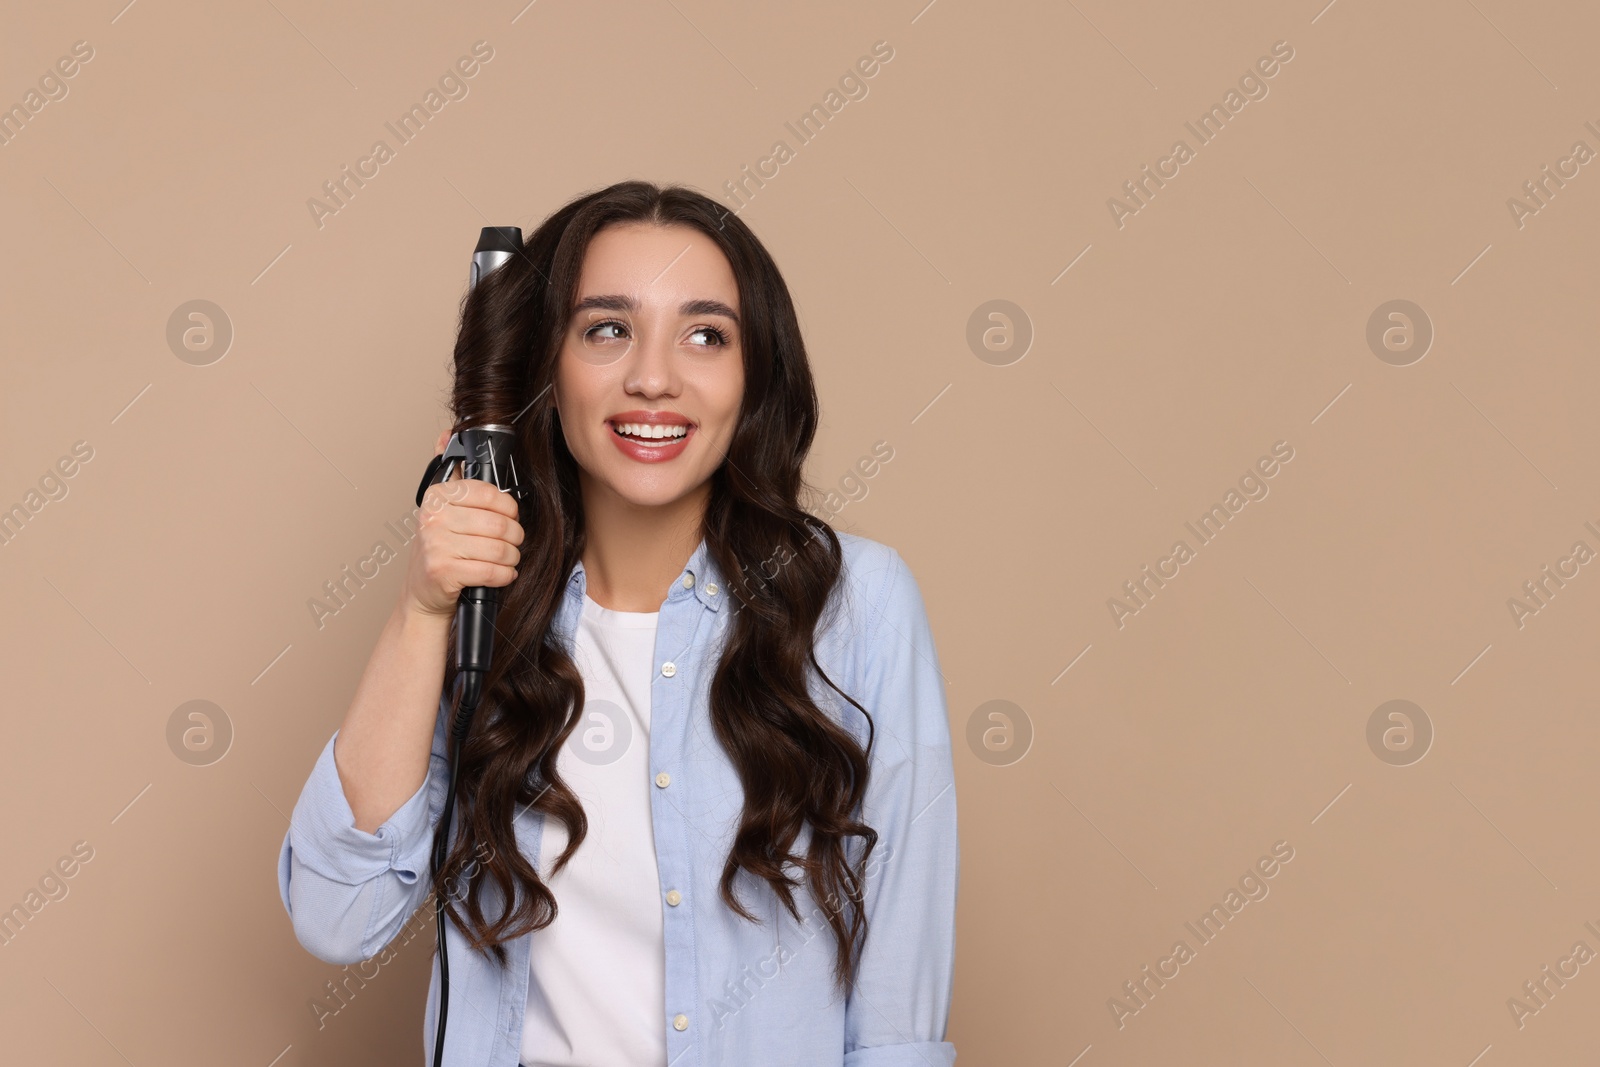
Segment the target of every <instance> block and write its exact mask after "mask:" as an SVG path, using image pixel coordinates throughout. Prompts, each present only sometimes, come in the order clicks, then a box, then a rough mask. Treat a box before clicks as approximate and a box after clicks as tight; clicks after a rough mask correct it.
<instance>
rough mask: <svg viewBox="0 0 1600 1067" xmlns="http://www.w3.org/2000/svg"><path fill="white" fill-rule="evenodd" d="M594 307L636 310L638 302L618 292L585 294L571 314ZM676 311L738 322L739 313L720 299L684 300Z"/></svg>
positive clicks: (610, 309) (607, 309) (605, 309)
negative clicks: (715, 316)
mask: <svg viewBox="0 0 1600 1067" xmlns="http://www.w3.org/2000/svg"><path fill="white" fill-rule="evenodd" d="M590 308H595V309H598V310H601V311H638V310H639V302H638V301H637V300H635V299H634V298H633V297H631V296H625V295H622V294H619V293H606V294H601V295H596V296H586V297H584V298H583V299H582V300H579V301H578V303H577V305H576V306H575V307H573V309H572V311H573V314H577V313H578V312H580V311H586V310H588V309H590ZM678 311H679V312H680V313H681V314H684V315H723V316H725V317H727V318H730V319H732V320H733V321H734V324H735V325H738V324H739V314H738V312H736V311H734V310H733V309H732V308H731V307H729V306H728V305H727V304H724V303H723V302H722V301H720V300H706V299H701V300H685V301H684V302H683V303H682V304H680V305H678Z"/></svg>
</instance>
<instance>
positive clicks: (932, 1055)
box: [844, 1041, 956, 1067]
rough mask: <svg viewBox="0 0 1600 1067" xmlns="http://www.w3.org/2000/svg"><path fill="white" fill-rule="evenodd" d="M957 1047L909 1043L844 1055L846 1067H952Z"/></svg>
mask: <svg viewBox="0 0 1600 1067" xmlns="http://www.w3.org/2000/svg"><path fill="white" fill-rule="evenodd" d="M955 1062H956V1047H955V1045H954V1044H952V1043H951V1042H949V1041H908V1042H906V1043H905V1044H901V1045H874V1046H873V1047H871V1048H858V1049H856V1050H854V1051H853V1052H846V1053H845V1054H844V1067H951V1064H953V1063H955Z"/></svg>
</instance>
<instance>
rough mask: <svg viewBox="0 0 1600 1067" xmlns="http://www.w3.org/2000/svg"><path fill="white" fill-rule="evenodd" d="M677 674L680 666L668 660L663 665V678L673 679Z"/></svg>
mask: <svg viewBox="0 0 1600 1067" xmlns="http://www.w3.org/2000/svg"><path fill="white" fill-rule="evenodd" d="M677 673H678V665H677V664H676V663H674V662H672V661H671V660H670V659H669V660H667V662H665V663H663V664H662V665H661V676H662V677H663V678H671V677H672V676H673V675H674V674H677Z"/></svg>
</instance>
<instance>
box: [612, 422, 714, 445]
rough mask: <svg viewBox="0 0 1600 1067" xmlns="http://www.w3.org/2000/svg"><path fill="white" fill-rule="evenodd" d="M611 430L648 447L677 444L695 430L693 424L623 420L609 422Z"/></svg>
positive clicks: (623, 437)
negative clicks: (665, 423)
mask: <svg viewBox="0 0 1600 1067" xmlns="http://www.w3.org/2000/svg"><path fill="white" fill-rule="evenodd" d="M607 425H609V426H610V427H611V432H612V433H614V434H616V435H617V436H618V437H620V438H622V439H623V440H625V441H632V442H633V443H634V444H638V445H644V446H645V447H646V448H665V447H667V446H669V445H675V444H677V443H678V442H680V441H682V440H683V439H684V438H685V437H688V436H689V434H690V433H692V432H693V430H694V427H693V426H692V425H681V424H679V425H672V424H668V425H655V426H651V425H648V424H645V423H637V422H623V423H616V422H612V423H608V424H607Z"/></svg>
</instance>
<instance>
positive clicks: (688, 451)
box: [554, 223, 744, 505]
mask: <svg viewBox="0 0 1600 1067" xmlns="http://www.w3.org/2000/svg"><path fill="white" fill-rule="evenodd" d="M739 312H740V308H739V291H738V286H737V284H736V283H735V282H734V278H733V270H732V268H731V267H730V266H729V265H728V260H727V257H725V256H724V255H723V254H722V250H721V249H720V248H718V247H717V245H716V244H715V243H714V242H713V241H712V240H711V239H710V238H709V237H707V236H706V235H705V234H703V233H701V232H700V231H699V230H696V229H693V228H692V227H688V226H682V225H671V226H658V225H651V224H644V223H620V224H614V225H611V226H607V227H606V228H605V229H603V230H601V231H600V232H599V233H597V234H595V236H594V238H593V239H592V240H591V241H590V242H589V248H588V251H587V253H586V255H585V256H584V261H583V269H582V272H581V275H580V277H579V279H578V299H577V303H576V305H575V307H574V310H573V312H572V317H571V320H570V322H569V323H568V325H567V331H566V334H565V336H564V338H563V340H562V344H561V355H560V359H559V361H558V363H557V367H556V384H555V390H554V395H555V404H556V410H557V411H558V412H559V414H560V416H561V428H562V432H563V433H564V435H565V436H566V441H567V448H568V449H569V450H570V451H571V452H572V455H573V456H574V458H576V459H577V461H578V465H579V466H580V467H581V468H583V471H584V473H585V474H586V475H587V478H586V479H585V481H586V482H587V483H588V484H587V485H586V488H585V491H586V492H591V491H594V490H596V489H599V490H601V491H609V492H611V493H614V494H615V495H616V496H618V497H620V498H622V499H624V500H626V501H628V502H629V503H633V504H638V505H662V504H670V503H673V502H674V501H677V500H679V499H681V498H683V497H684V496H686V495H687V494H689V493H691V492H693V491H695V490H697V489H698V488H699V487H700V486H702V485H703V484H704V483H705V482H706V481H707V480H708V479H709V478H710V477H711V475H712V473H713V472H714V471H715V470H716V469H717V468H718V467H719V466H720V465H721V464H722V460H723V456H724V455H726V453H727V451H728V443H729V441H730V440H731V439H732V438H733V430H734V425H735V424H736V422H737V421H738V418H739V405H740V401H741V399H742V397H743V395H744V355H743V349H742V347H741V338H740V330H739V318H738V316H739Z"/></svg>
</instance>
